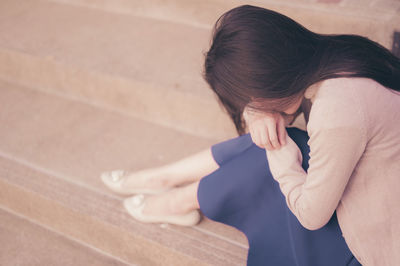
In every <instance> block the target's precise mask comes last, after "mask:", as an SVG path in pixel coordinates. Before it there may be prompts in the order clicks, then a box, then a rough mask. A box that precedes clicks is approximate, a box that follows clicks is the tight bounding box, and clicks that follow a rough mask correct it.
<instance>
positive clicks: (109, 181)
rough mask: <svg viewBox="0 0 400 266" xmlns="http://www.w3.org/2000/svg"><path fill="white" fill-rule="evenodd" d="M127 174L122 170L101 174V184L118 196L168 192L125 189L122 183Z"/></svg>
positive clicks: (164, 189)
mask: <svg viewBox="0 0 400 266" xmlns="http://www.w3.org/2000/svg"><path fill="white" fill-rule="evenodd" d="M127 174H128V172H127V171H124V170H113V171H110V172H104V173H102V174H101V176H100V178H101V180H102V181H103V183H104V184H105V185H106V186H107V187H108V188H109V189H111V190H112V191H114V192H115V193H118V194H120V195H124V196H127V195H133V194H150V195H154V194H159V193H162V192H165V191H167V190H168V188H157V189H151V188H125V187H124V186H123V183H124V181H125V176H126V175H127Z"/></svg>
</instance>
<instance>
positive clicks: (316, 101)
mask: <svg viewBox="0 0 400 266" xmlns="http://www.w3.org/2000/svg"><path fill="white" fill-rule="evenodd" d="M377 85H380V84H379V83H377V82H376V81H374V80H371V79H367V78H336V79H328V80H324V81H322V82H320V83H319V84H316V86H314V87H310V88H308V89H307V91H306V94H305V97H306V98H307V97H311V100H312V106H311V111H310V118H309V123H308V125H307V129H308V128H309V127H310V128H313V127H318V128H321V127H323V128H334V127H346V126H352V127H354V126H359V127H362V126H364V125H362V123H363V122H364V121H365V110H364V106H365V104H364V103H363V102H365V100H366V99H365V95H364V94H365V93H367V91H368V90H375V88H376V86H377ZM367 95H370V96H371V97H375V96H373V94H370V93H367ZM367 97H369V96H367Z"/></svg>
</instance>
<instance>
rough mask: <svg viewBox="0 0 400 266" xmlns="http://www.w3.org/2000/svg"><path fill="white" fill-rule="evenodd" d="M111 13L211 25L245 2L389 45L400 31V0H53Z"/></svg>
mask: <svg viewBox="0 0 400 266" xmlns="http://www.w3.org/2000/svg"><path fill="white" fill-rule="evenodd" d="M52 1H55V2H60V3H67V4H72V5H77V6H85V7H91V8H96V9H101V10H107V11H111V12H117V13H123V14H131V15H134V16H143V17H150V18H155V19H160V20H166V21H175V22H179V23H184V24H188V25H193V26H196V27H201V28H209V29H210V28H211V27H212V26H213V25H214V23H215V21H216V20H217V19H218V17H219V16H220V15H221V14H222V13H224V12H225V11H227V10H229V9H231V8H233V7H236V6H239V5H244V4H251V5H256V6H261V7H265V8H268V9H272V10H275V11H278V12H281V13H283V14H285V15H288V16H289V17H291V18H293V19H295V20H296V21H298V22H300V23H301V24H303V25H304V26H306V27H307V28H310V29H311V30H314V31H316V32H321V33H349V34H351V33H353V34H360V35H364V36H367V37H369V38H371V39H373V40H375V41H377V42H379V43H381V44H383V45H384V46H386V47H387V48H391V47H392V41H393V32H394V31H395V30H397V31H399V30H400V1H398V0H369V1H365V0H250V1H244V0H202V1H197V0H114V1H107V0H90V1H89V0H52Z"/></svg>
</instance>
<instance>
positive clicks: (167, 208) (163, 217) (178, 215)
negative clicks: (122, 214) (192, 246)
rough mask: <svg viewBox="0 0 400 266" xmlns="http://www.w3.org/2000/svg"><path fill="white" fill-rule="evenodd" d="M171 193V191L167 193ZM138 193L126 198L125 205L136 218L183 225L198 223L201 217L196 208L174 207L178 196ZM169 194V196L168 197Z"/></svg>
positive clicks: (147, 221)
mask: <svg viewBox="0 0 400 266" xmlns="http://www.w3.org/2000/svg"><path fill="white" fill-rule="evenodd" d="M165 194H171V193H168V192H167V193H165ZM165 194H163V195H162V196H161V195H156V196H145V195H143V194H140V195H136V196H134V197H131V198H127V199H126V200H124V207H125V209H126V210H127V211H128V213H129V214H130V215H131V216H132V217H133V218H135V219H137V220H138V221H141V222H146V223H170V224H176V225H182V226H192V225H196V224H197V223H198V222H199V221H200V219H201V217H200V213H199V211H198V210H196V209H189V210H185V211H184V209H182V208H173V204H172V205H171V203H172V202H174V201H175V200H176V198H172V199H171V198H170V197H171V196H172V195H165ZM168 196H169V197H168Z"/></svg>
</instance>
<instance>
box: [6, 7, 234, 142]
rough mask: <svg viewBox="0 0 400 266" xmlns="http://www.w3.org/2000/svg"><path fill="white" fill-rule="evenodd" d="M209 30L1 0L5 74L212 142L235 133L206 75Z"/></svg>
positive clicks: (29, 84)
mask: <svg viewBox="0 0 400 266" xmlns="http://www.w3.org/2000/svg"><path fill="white" fill-rule="evenodd" d="M209 35H210V32H209V31H208V30H205V29H202V28H197V27H193V26H190V25H185V24H181V23H176V22H166V21H161V20H155V19H151V18H143V17H137V16H132V15H128V14H119V13H113V12H107V11H102V10H98V9H91V8H86V7H81V6H73V5H66V4H60V3H55V2H49V1H43V0H32V1H14V0H4V1H1V3H0V77H1V78H3V79H6V80H9V81H12V82H18V83H20V84H23V85H27V86H29V87H35V88H37V89H41V90H45V91H50V92H53V93H56V94H62V95H64V96H68V97H71V98H73V99H79V100H81V101H84V102H87V103H91V104H94V105H100V106H102V107H105V108H110V109H113V110H117V111H119V112H122V113H126V114H129V115H131V116H134V117H140V118H142V119H143V118H144V119H146V120H147V121H151V122H155V123H158V124H161V125H167V126H170V127H173V128H177V129H179V130H183V131H185V132H189V133H192V134H195V135H198V136H203V137H208V138H210V139H215V138H219V139H220V140H223V139H225V138H227V137H231V136H234V135H235V130H234V127H233V125H232V123H231V122H230V120H229V118H228V116H227V115H226V114H225V113H223V112H222V111H221V110H222V109H221V107H220V106H219V105H218V103H217V101H216V97H215V96H214V95H213V93H212V91H211V90H210V89H209V88H208V87H207V85H206V83H205V81H203V79H202V74H201V73H202V65H203V54H202V53H203V51H204V50H205V48H206V47H207V46H208V42H209V37H210V36H209Z"/></svg>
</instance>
